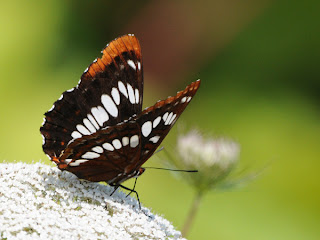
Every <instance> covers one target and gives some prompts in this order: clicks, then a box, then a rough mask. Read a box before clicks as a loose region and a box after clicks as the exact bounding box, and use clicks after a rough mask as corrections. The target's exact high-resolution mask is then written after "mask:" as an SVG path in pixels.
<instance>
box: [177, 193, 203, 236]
mask: <svg viewBox="0 0 320 240" xmlns="http://www.w3.org/2000/svg"><path fill="white" fill-rule="evenodd" d="M202 195H203V194H202V192H197V193H196V195H195V197H194V199H193V203H192V206H191V208H190V210H189V214H188V216H187V218H186V220H185V222H184V225H183V228H182V236H183V237H186V236H187V234H188V232H189V230H190V228H191V225H192V223H193V221H194V218H195V216H196V214H197V212H198V209H199V206H200V203H201V200H202Z"/></svg>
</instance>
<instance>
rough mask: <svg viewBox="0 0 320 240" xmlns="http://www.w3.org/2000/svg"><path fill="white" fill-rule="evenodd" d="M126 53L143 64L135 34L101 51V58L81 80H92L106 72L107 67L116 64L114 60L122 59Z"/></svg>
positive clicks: (114, 42) (124, 37)
mask: <svg viewBox="0 0 320 240" xmlns="http://www.w3.org/2000/svg"><path fill="white" fill-rule="evenodd" d="M124 52H128V53H129V54H130V55H131V54H134V55H135V57H136V58H137V59H140V62H141V47H140V43H139V40H138V39H137V38H136V36H135V35H134V34H127V35H124V36H121V37H118V38H116V39H114V40H113V41H111V42H110V43H109V44H107V46H106V47H105V48H104V49H103V50H102V51H101V53H102V56H101V58H97V59H96V60H95V61H94V62H93V63H92V64H91V65H90V66H89V67H88V69H87V70H86V71H85V72H84V73H83V75H82V77H81V79H92V78H94V77H95V76H96V74H98V73H99V72H103V71H105V70H106V67H107V66H108V65H110V64H112V63H115V60H114V58H116V57H118V56H119V57H121V55H122V54H123V53H124ZM116 67H118V66H116Z"/></svg>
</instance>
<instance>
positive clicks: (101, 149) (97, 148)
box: [92, 146, 103, 153]
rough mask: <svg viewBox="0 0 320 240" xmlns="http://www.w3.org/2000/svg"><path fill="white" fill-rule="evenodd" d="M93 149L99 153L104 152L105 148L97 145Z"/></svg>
mask: <svg viewBox="0 0 320 240" xmlns="http://www.w3.org/2000/svg"><path fill="white" fill-rule="evenodd" d="M92 151H95V152H97V153H103V148H102V147H100V146H96V147H93V148H92Z"/></svg>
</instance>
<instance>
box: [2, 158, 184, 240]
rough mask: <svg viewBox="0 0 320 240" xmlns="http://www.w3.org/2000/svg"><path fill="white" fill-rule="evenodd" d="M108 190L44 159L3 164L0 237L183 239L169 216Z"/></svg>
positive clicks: (124, 195) (106, 187) (107, 187)
mask: <svg viewBox="0 0 320 240" xmlns="http://www.w3.org/2000/svg"><path fill="white" fill-rule="evenodd" d="M112 191H113V187H110V186H107V185H102V184H99V183H93V182H88V181H84V180H79V179H78V178H77V177H76V176H74V175H73V174H71V173H69V172H67V171H64V172H61V171H60V170H58V169H57V168H53V167H50V166H48V165H44V164H42V163H35V164H25V163H2V164H0V239H24V240H28V239H33V240H34V239H68V240H71V239H182V237H181V233H180V232H179V231H176V230H175V229H174V227H173V226H172V225H171V224H170V222H169V221H167V220H166V219H163V218H162V217H159V216H157V215H153V214H152V213H151V212H150V210H148V209H147V208H144V207H143V208H142V210H143V211H144V213H143V212H142V211H141V210H140V209H139V205H138V202H137V200H136V199H135V198H133V197H130V196H128V197H126V193H124V192H121V191H116V192H115V193H114V194H113V195H112V196H110V194H111V193H112ZM145 213H147V215H148V216H146V214H145Z"/></svg>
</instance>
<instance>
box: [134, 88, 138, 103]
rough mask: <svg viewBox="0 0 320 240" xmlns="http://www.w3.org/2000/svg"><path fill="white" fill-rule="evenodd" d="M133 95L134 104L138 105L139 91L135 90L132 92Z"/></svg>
mask: <svg viewBox="0 0 320 240" xmlns="http://www.w3.org/2000/svg"><path fill="white" fill-rule="evenodd" d="M134 93H135V96H136V104H138V103H139V90H138V89H137V88H136V89H135V90H134Z"/></svg>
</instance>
